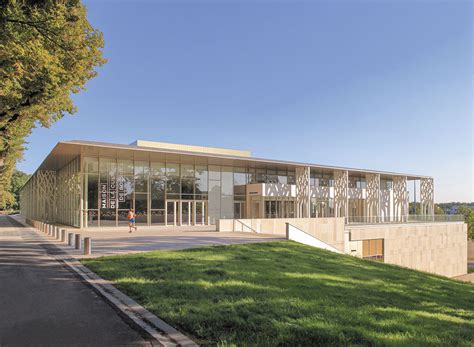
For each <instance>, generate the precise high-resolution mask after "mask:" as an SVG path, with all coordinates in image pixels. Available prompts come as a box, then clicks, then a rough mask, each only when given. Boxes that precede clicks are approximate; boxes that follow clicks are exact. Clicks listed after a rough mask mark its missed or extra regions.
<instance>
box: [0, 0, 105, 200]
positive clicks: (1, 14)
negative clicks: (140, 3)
mask: <svg viewBox="0 0 474 347" xmlns="http://www.w3.org/2000/svg"><path fill="white" fill-rule="evenodd" d="M103 45H104V41H103V37H102V33H101V32H99V31H98V30H96V29H94V28H93V27H92V26H91V25H90V23H89V22H88V21H87V18H86V8H85V6H84V5H83V4H82V2H81V1H80V0H0V159H3V161H4V162H3V166H1V164H0V207H1V206H5V205H6V204H11V203H12V201H14V197H13V196H12V194H11V192H10V189H9V187H10V185H11V178H12V175H13V172H14V168H15V165H16V162H17V160H18V159H20V158H21V157H22V154H23V150H24V145H25V138H26V137H27V136H28V135H29V134H30V133H31V131H32V129H33V128H34V127H35V126H37V125H40V126H44V127H49V126H50V125H51V124H52V123H54V122H56V121H57V120H59V119H60V118H62V117H63V116H64V115H65V114H67V113H74V112H75V107H74V104H73V101H72V99H71V93H78V92H79V91H81V90H83V89H85V83H86V82H87V81H88V80H89V79H91V78H93V77H95V76H96V75H97V72H96V70H95V69H96V67H98V66H101V65H102V64H104V63H105V59H104V58H103V55H102V48H103Z"/></svg>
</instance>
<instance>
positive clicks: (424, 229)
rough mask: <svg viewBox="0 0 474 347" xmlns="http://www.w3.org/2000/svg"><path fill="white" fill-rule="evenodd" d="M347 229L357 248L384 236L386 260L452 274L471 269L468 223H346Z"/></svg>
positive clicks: (405, 265)
mask: <svg viewBox="0 0 474 347" xmlns="http://www.w3.org/2000/svg"><path fill="white" fill-rule="evenodd" d="M346 231H347V232H348V233H349V239H348V242H349V244H352V247H350V248H353V249H356V248H358V245H357V244H354V243H362V240H368V239H380V238H381V239H384V261H385V262H386V263H389V264H395V265H400V266H404V267H408V268H412V269H416V270H421V271H426V272H431V273H436V274H439V275H443V276H448V277H454V276H459V275H463V274H465V273H466V272H467V225H466V224H465V223H461V222H459V223H454V222H451V223H413V224H409V223H404V224H378V225H360V226H346ZM346 251H347V247H346Z"/></svg>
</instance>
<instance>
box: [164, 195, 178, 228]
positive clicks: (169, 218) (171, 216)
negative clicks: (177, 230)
mask: <svg viewBox="0 0 474 347" xmlns="http://www.w3.org/2000/svg"><path fill="white" fill-rule="evenodd" d="M178 221H179V201H175V200H168V201H166V225H177V224H178Z"/></svg>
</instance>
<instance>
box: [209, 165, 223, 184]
mask: <svg viewBox="0 0 474 347" xmlns="http://www.w3.org/2000/svg"><path fill="white" fill-rule="evenodd" d="M220 179H221V167H220V166H217V165H209V180H219V181H220Z"/></svg>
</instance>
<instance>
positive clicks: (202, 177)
mask: <svg viewBox="0 0 474 347" xmlns="http://www.w3.org/2000/svg"><path fill="white" fill-rule="evenodd" d="M195 174H196V176H195V177H196V181H195V193H196V194H207V190H208V182H207V177H208V173H207V166H198V165H196V171H195Z"/></svg>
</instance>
